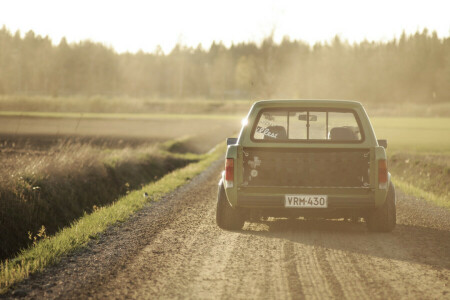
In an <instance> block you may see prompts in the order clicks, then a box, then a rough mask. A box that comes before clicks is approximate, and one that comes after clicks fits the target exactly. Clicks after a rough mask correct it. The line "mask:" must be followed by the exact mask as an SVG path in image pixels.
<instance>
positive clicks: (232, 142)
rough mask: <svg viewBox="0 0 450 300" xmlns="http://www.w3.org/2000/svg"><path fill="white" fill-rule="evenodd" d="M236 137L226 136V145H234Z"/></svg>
mask: <svg viewBox="0 0 450 300" xmlns="http://www.w3.org/2000/svg"><path fill="white" fill-rule="evenodd" d="M237 141H238V139H237V138H227V146H228V145H235V144H236V143H237Z"/></svg>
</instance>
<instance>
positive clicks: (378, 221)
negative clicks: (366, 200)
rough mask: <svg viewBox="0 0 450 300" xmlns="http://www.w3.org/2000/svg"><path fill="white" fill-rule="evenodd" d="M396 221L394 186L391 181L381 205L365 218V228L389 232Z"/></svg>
mask: <svg viewBox="0 0 450 300" xmlns="http://www.w3.org/2000/svg"><path fill="white" fill-rule="evenodd" d="M396 222H397V213H396V207H395V187H394V184H393V183H392V182H391V183H390V184H389V190H388V194H387V197H386V201H384V204H383V206H381V207H380V208H377V210H376V211H375V212H373V213H372V214H371V215H370V216H368V217H367V218H366V223H367V228H368V229H369V231H372V232H391V231H392V230H394V228H395V224H396Z"/></svg>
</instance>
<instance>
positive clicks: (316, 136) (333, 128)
mask: <svg viewBox="0 0 450 300" xmlns="http://www.w3.org/2000/svg"><path fill="white" fill-rule="evenodd" d="M252 138H253V140H257V141H270V142H278V141H279V142H283V141H291V140H292V141H311V142H322V141H325V142H327V141H328V142H349V143H351V142H360V141H362V138H363V133H362V130H361V126H360V125H359V122H358V119H357V118H356V114H355V113H354V112H353V111H348V110H345V111H344V110H323V109H309V110H304V109H303V110H298V109H286V110H280V109H272V110H264V111H262V112H261V113H260V114H259V116H258V118H257V122H256V126H255V127H254V129H253V133H252Z"/></svg>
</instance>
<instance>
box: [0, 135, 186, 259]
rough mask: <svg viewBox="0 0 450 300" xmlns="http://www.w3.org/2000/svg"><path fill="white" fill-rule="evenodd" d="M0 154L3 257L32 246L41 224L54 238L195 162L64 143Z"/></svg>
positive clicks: (150, 148)
mask: <svg viewBox="0 0 450 300" xmlns="http://www.w3.org/2000/svg"><path fill="white" fill-rule="evenodd" d="M1 150H2V152H1V155H0V163H1V165H2V166H3V168H2V169H1V170H0V244H1V247H0V258H1V259H4V258H7V257H11V256H12V255H14V254H16V253H17V252H18V250H20V249H21V248H24V247H27V246H28V245H30V244H31V243H32V242H33V240H34V239H35V237H36V236H37V235H38V233H39V231H40V230H41V231H42V226H44V227H45V234H47V235H49V234H53V233H54V232H56V231H57V230H59V229H61V228H62V227H64V226H66V225H68V224H70V223H71V222H73V221H74V220H75V219H77V218H79V217H80V216H82V215H83V214H84V213H86V212H88V213H89V212H91V211H92V210H93V209H95V208H96V207H101V206H103V205H106V204H109V203H111V202H113V201H114V200H115V199H117V198H118V197H119V196H121V195H124V194H126V193H128V192H129V191H131V190H133V189H136V188H139V187H141V186H142V185H144V184H146V183H149V182H151V181H154V180H157V179H158V178H160V177H162V176H163V175H164V174H166V173H168V172H170V171H172V170H175V169H177V168H179V167H182V166H185V165H186V164H188V163H189V162H191V161H194V160H195V157H193V156H191V157H188V156H182V155H179V154H172V153H170V152H167V151H164V149H162V147H161V145H141V146H138V147H134V148H132V147H125V148H123V149H102V148H99V147H95V146H93V145H90V144H81V143H73V142H63V143H60V144H57V145H54V146H52V147H50V148H49V149H45V150H43V151H39V150H36V149H35V148H33V147H31V146H30V147H28V148H27V147H25V148H20V149H15V148H9V147H2V148H1ZM41 237H42V234H41Z"/></svg>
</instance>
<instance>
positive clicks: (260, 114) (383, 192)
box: [216, 100, 396, 232]
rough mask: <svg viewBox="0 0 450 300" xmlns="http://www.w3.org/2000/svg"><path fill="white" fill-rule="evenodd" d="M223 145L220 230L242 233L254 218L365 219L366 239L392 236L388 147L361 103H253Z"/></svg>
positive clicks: (295, 101) (218, 204)
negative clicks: (236, 133)
mask: <svg viewBox="0 0 450 300" xmlns="http://www.w3.org/2000/svg"><path fill="white" fill-rule="evenodd" d="M227 144H228V146H227V152H226V156H225V171H224V172H223V173H222V178H221V180H220V182H219V193H218V203H217V214H216V220H217V224H218V225H219V227H221V228H223V229H231V230H234V229H240V228H242V227H243V225H244V223H245V221H248V220H251V219H255V216H256V218H267V217H288V218H298V217H305V218H329V219H339V218H352V219H358V218H364V220H365V221H366V223H367V225H368V228H369V230H371V231H382V232H387V231H391V230H393V229H394V227H395V222H396V221H395V218H396V217H395V215H396V212H395V189H394V186H393V184H392V183H391V182H390V174H389V173H388V170H387V157H386V150H385V148H386V146H387V142H386V141H384V140H383V141H378V140H377V139H376V136H375V133H374V130H373V128H372V125H371V123H370V120H369V118H368V116H367V113H366V111H365V110H364V108H363V106H362V105H361V103H359V102H356V101H338V100H270V101H258V102H256V103H255V104H254V105H253V106H252V108H251V109H250V112H249V113H248V115H247V118H246V119H245V121H244V122H243V127H242V129H241V132H240V134H239V137H238V138H237V139H229V140H228V142H227Z"/></svg>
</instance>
